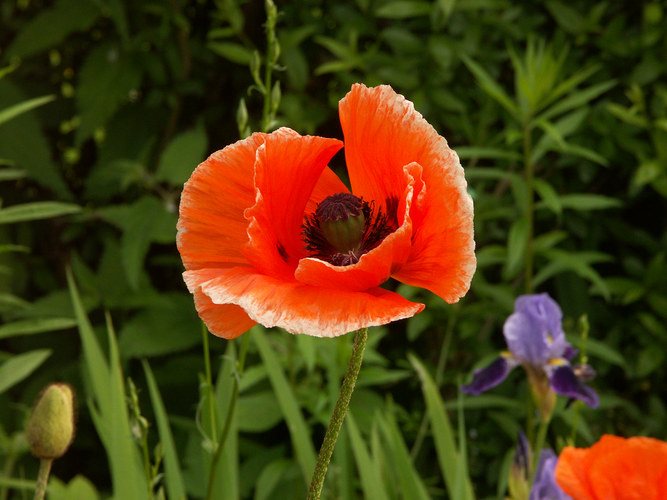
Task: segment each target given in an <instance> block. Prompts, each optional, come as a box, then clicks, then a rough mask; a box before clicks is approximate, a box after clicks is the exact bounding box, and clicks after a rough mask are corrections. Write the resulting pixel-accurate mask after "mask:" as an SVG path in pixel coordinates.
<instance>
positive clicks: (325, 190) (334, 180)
mask: <svg viewBox="0 0 667 500" xmlns="http://www.w3.org/2000/svg"><path fill="white" fill-rule="evenodd" d="M349 192H350V190H349V189H348V188H347V186H346V185H345V184H343V181H341V180H340V178H339V177H338V176H337V175H336V174H335V172H334V171H333V170H331V169H330V168H329V167H325V169H324V171H323V172H322V175H321V176H320V178H319V179H318V181H317V184H315V187H314V188H313V192H312V193H311V194H310V199H309V200H308V203H306V209H305V210H304V212H305V213H307V214H310V213H313V212H314V211H315V209H316V208H317V205H318V204H319V203H320V202H321V201H322V200H324V198H326V197H327V196H330V195H332V194H336V193H349Z"/></svg>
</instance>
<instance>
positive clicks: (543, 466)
mask: <svg viewBox="0 0 667 500" xmlns="http://www.w3.org/2000/svg"><path fill="white" fill-rule="evenodd" d="M557 463H558V457H557V456H556V454H555V453H554V452H553V451H552V450H549V449H546V448H545V449H544V450H542V453H540V459H539V461H538V462H537V473H536V474H535V480H534V481H533V486H532V487H531V488H530V497H528V500H572V499H571V498H570V497H569V496H567V495H566V494H565V492H564V491H563V490H561V489H560V486H558V484H556V476H555V475H554V471H555V470H556V464H557Z"/></svg>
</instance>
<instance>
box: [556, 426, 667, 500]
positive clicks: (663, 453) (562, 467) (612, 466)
mask: <svg viewBox="0 0 667 500" xmlns="http://www.w3.org/2000/svg"><path fill="white" fill-rule="evenodd" d="M555 474H556V482H557V483H558V486H560V487H561V488H562V489H563V491H565V493H567V494H568V495H570V496H571V497H572V498H574V500H664V499H667V443H665V442H664V441H659V440H657V439H652V438H647V437H632V438H629V439H624V438H621V437H617V436H610V435H605V436H602V438H601V439H600V441H598V442H597V443H596V444H594V445H593V446H591V447H590V448H584V449H579V448H573V447H571V446H567V447H565V448H564V449H563V451H562V452H561V454H560V457H559V459H558V465H557V466H556V472H555Z"/></svg>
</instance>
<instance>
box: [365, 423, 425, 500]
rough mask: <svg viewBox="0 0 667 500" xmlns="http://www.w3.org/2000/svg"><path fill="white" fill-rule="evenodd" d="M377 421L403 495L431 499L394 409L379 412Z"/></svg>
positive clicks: (387, 455) (413, 499) (418, 499)
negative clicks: (413, 460)
mask: <svg viewBox="0 0 667 500" xmlns="http://www.w3.org/2000/svg"><path fill="white" fill-rule="evenodd" d="M375 422H377V423H378V426H379V428H380V432H381V433H382V435H383V437H384V442H385V443H386V444H387V446H388V448H389V449H388V452H389V453H386V454H385V456H386V458H387V460H388V462H389V463H390V464H391V470H392V471H394V474H396V476H397V477H398V482H399V484H400V487H401V491H402V492H403V495H402V497H403V498H410V499H411V500H429V499H430V498H431V497H430V496H429V494H428V492H427V491H426V486H425V485H424V482H423V481H422V479H421V477H420V476H419V474H418V473H417V470H416V469H415V467H414V464H413V463H412V459H411V458H410V451H409V450H408V447H407V446H406V444H405V441H404V440H403V436H401V431H400V430H399V428H398V425H397V423H396V420H395V419H394V415H393V411H391V410H390V411H389V412H387V414H386V415H383V414H380V413H378V414H377V415H376V417H375Z"/></svg>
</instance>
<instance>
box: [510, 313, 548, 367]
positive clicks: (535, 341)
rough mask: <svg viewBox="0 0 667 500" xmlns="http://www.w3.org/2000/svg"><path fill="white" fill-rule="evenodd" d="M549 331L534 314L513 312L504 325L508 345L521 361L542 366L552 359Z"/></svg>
mask: <svg viewBox="0 0 667 500" xmlns="http://www.w3.org/2000/svg"><path fill="white" fill-rule="evenodd" d="M548 333H549V332H548V331H547V330H546V328H545V326H544V324H543V323H542V322H541V321H539V319H538V318H536V317H535V316H533V315H530V314H525V313H523V312H515V313H512V314H511V315H510V316H509V317H508V318H507V320H505V325H504V326H503V334H504V335H505V341H506V342H507V347H509V350H510V351H511V352H512V354H513V355H514V357H515V358H516V359H517V361H519V362H520V363H526V364H529V365H532V366H536V367H537V366H542V365H544V364H546V363H547V362H548V361H549V359H550V357H551V356H550V354H551V350H550V345H549V338H548Z"/></svg>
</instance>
